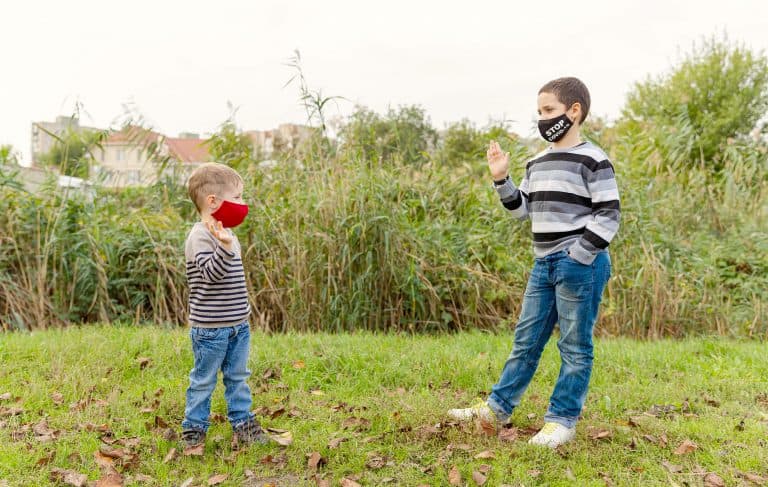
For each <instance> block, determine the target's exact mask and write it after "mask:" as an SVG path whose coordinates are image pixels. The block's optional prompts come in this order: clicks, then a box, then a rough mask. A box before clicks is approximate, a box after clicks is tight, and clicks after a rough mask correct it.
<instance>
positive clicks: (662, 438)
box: [659, 433, 669, 448]
mask: <svg viewBox="0 0 768 487" xmlns="http://www.w3.org/2000/svg"><path fill="white" fill-rule="evenodd" d="M668 444H669V440H668V439H667V434H666V433H662V434H661V436H659V447H660V448H666V447H667V445H668Z"/></svg>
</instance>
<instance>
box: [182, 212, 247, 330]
mask: <svg viewBox="0 0 768 487" xmlns="http://www.w3.org/2000/svg"><path fill="white" fill-rule="evenodd" d="M233 237H234V242H233V249H232V251H229V250H226V249H224V248H223V247H221V246H219V244H218V240H217V239H216V238H215V237H214V236H213V235H212V234H211V233H210V232H209V231H208V229H207V228H206V227H205V225H204V224H203V223H196V224H195V225H194V226H193V227H192V230H191V231H190V232H189V235H188V236H187V242H186V245H185V256H186V269H187V283H188V285H189V301H188V305H189V322H190V324H191V325H192V326H203V327H223V326H234V325H237V324H240V323H242V322H243V321H246V320H247V319H248V315H249V314H250V311H251V308H250V302H249V300H248V289H247V286H246V282H245V270H244V269H243V262H242V260H241V258H240V243H239V242H238V240H237V237H236V236H234V234H233Z"/></svg>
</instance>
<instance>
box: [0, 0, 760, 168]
mask: <svg viewBox="0 0 768 487" xmlns="http://www.w3.org/2000/svg"><path fill="white" fill-rule="evenodd" d="M767 19H768V1H765V0H731V1H729V2H723V1H722V0H717V1H715V0H698V1H687V0H685V1H675V0H666V1H661V0H646V1H644V2H637V1H631V2H630V1H619V0H583V1H579V2H577V1H573V0H572V1H570V2H565V1H560V0H550V1H548V2H543V1H533V0H525V1H517V2H515V1H510V0H507V1H503V2H502V1H496V2H491V1H483V0H475V1H472V2H449V1H446V0H443V1H435V0H429V1H426V0H424V1H417V0H409V1H402V0H389V1H387V2H375V3H373V2H365V1H361V0H357V1H343V0H325V1H323V0H315V1H290V0H282V1H272V0H251V1H226V0H218V1H216V2H213V1H210V2H201V1H192V0H187V1H176V0H173V1H171V0H156V1H152V2H150V1H146V0H133V1H131V2H114V1H108V0H101V1H85V0H70V1H66V2H63V1H60V0H56V1H51V0H46V1H32V0H30V1H24V2H21V1H4V2H2V4H1V5H0V73H1V74H0V144H12V145H13V146H14V147H15V148H16V149H17V150H19V151H21V152H22V154H23V159H24V160H25V161H26V160H27V159H28V157H29V134H30V123H31V122H32V121H33V120H34V121H37V120H53V119H54V118H55V117H56V115H59V114H62V115H69V114H72V113H73V111H74V109H75V104H76V102H78V101H79V102H80V103H82V105H83V107H84V110H85V113H83V114H82V115H81V123H83V124H85V125H92V126H98V127H107V126H110V124H112V123H113V121H114V120H115V119H116V118H117V117H118V116H120V115H121V114H122V113H123V108H122V106H123V104H124V103H126V102H133V103H134V104H135V105H136V107H137V108H138V109H139V110H140V112H141V113H142V114H143V115H144V116H145V117H146V119H147V120H148V121H149V122H150V123H151V124H152V125H153V126H154V127H155V128H156V129H158V130H160V131H161V132H164V133H166V134H168V135H171V136H174V135H177V134H178V133H179V132H181V131H193V132H200V133H204V132H212V131H215V130H216V127H217V126H218V125H219V124H220V123H221V122H222V121H224V120H225V119H226V118H227V116H228V109H227V101H231V102H232V103H233V104H234V105H235V106H238V107H239V111H238V114H237V118H236V120H237V123H238V124H239V125H240V127H242V128H244V129H268V128H272V127H275V126H277V124H279V123H281V122H298V123H301V122H304V121H305V119H306V115H305V113H304V111H303V109H302V108H301V107H300V106H299V104H298V90H297V89H296V88H295V87H293V86H289V87H287V88H283V85H284V84H285V82H286V81H287V80H288V79H289V78H290V77H291V76H292V74H293V73H292V71H291V70H290V69H289V68H288V67H286V66H284V63H285V62H286V61H287V60H288V58H289V57H290V56H291V55H292V53H293V50H294V49H299V50H300V51H301V54H302V57H303V66H304V71H305V74H306V76H307V78H308V81H309V84H310V87H312V88H320V89H322V90H323V92H324V93H325V94H328V95H340V96H344V97H346V98H348V99H349V100H351V103H350V102H340V105H339V109H338V110H337V108H336V107H335V106H332V107H331V108H330V110H329V115H330V116H333V115H337V114H339V110H340V112H341V113H342V114H343V113H348V112H349V111H351V109H352V106H353V103H360V104H363V105H366V106H369V107H371V108H373V109H375V110H377V111H383V110H385V109H386V107H387V106H389V105H392V106H397V105H401V104H421V105H423V106H424V107H425V108H426V110H427V112H428V113H429V115H430V116H431V119H432V122H433V124H434V125H435V126H436V127H438V128H442V127H444V125H445V123H446V122H450V121H456V120H460V119H461V118H464V117H466V118H469V119H471V120H473V121H475V122H477V123H478V124H479V125H484V124H485V123H486V122H487V121H488V120H489V118H494V119H502V118H504V119H508V120H514V121H516V123H515V124H513V128H514V129H515V130H516V131H518V132H520V133H522V134H525V135H528V134H531V133H532V131H531V129H532V127H533V125H532V123H531V121H532V120H534V118H535V109H536V108H535V101H536V92H537V91H538V88H539V87H540V86H541V85H542V84H543V83H544V82H546V81H548V80H549V79H552V78H555V77H559V76H566V75H572V76H577V77H579V78H581V79H582V80H583V81H585V82H586V84H587V86H588V87H589V88H590V91H591V93H592V111H593V113H596V114H599V115H607V116H609V117H615V116H617V115H618V114H619V111H620V108H621V106H622V104H623V102H624V97H625V95H626V93H627V91H628V90H629V89H630V88H631V86H632V83H633V82H635V81H638V80H642V79H644V78H645V76H646V75H649V74H652V75H655V74H659V73H662V72H664V71H666V70H668V69H669V68H670V66H672V65H673V64H674V63H675V62H676V61H677V60H678V59H679V57H680V54H681V52H682V53H684V52H688V51H689V50H690V48H691V46H692V44H693V42H695V41H700V40H701V39H702V37H703V36H709V35H712V34H718V35H719V34H721V33H722V32H727V33H728V36H729V37H730V39H732V40H735V41H740V42H744V43H745V44H746V45H747V46H749V47H751V48H753V49H755V50H763V49H764V50H767V51H768V20H767Z"/></svg>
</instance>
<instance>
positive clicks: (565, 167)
mask: <svg viewBox="0 0 768 487" xmlns="http://www.w3.org/2000/svg"><path fill="white" fill-rule="evenodd" d="M494 186H495V187H496V191H498V193H499V196H500V197H501V202H502V204H503V205H504V207H505V208H507V209H508V210H509V211H510V212H511V213H512V215H513V216H515V217H517V218H519V219H525V218H530V219H531V230H532V231H533V250H534V254H535V256H536V257H544V256H546V255H549V254H553V253H555V252H558V251H560V250H567V251H568V253H569V254H570V255H571V257H573V258H574V259H575V260H577V261H579V262H581V263H582V264H591V263H592V261H593V260H594V259H595V255H596V254H597V253H598V252H599V251H601V250H603V249H605V248H607V247H608V244H609V243H610V242H611V239H613V237H614V235H616V231H617V230H618V229H619V218H620V214H621V209H620V205H619V190H618V187H617V185H616V177H615V174H614V170H613V165H612V164H611V162H610V161H609V160H608V156H606V154H605V152H603V151H602V150H601V149H600V148H599V147H597V146H595V145H594V144H591V143H589V142H583V143H581V144H579V145H577V146H575V147H571V148H568V149H559V150H558V149H553V148H549V149H547V150H545V151H543V152H542V153H540V154H539V155H537V156H536V157H534V158H533V159H532V160H530V161H529V162H528V164H527V166H526V168H525V176H524V177H523V180H522V182H521V183H520V187H519V188H517V187H515V185H514V183H512V181H511V180H510V179H509V178H507V179H506V180H504V181H503V182H496V183H494Z"/></svg>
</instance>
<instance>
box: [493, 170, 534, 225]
mask: <svg viewBox="0 0 768 487" xmlns="http://www.w3.org/2000/svg"><path fill="white" fill-rule="evenodd" d="M493 187H494V188H495V189H496V192H497V193H499V198H500V199H501V204H502V205H504V208H506V209H507V210H509V212H510V213H512V216H514V217H515V218H518V219H520V220H525V219H526V218H528V171H526V174H525V176H524V177H523V180H522V181H521V182H520V187H519V188H518V187H516V186H515V183H513V182H512V179H510V178H509V177H507V178H506V179H505V180H504V182H503V183H501V184H499V183H496V182H494V184H493Z"/></svg>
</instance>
